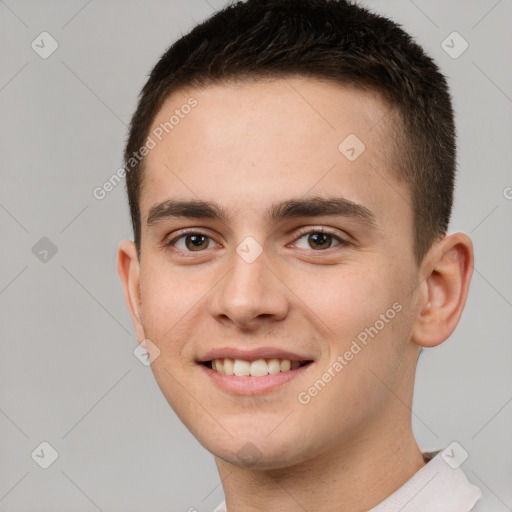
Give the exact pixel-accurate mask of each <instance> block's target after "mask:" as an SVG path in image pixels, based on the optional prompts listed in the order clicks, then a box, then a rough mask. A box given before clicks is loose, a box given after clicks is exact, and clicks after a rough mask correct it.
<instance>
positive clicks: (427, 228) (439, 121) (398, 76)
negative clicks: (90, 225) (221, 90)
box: [124, 0, 456, 263]
mask: <svg viewBox="0 0 512 512" xmlns="http://www.w3.org/2000/svg"><path fill="white" fill-rule="evenodd" d="M292 75H301V76H306V77H312V78H320V79H325V80H329V81H334V82H336V83H339V84H343V85H348V86H355V87H358V88H364V89H367V90H368V89H369V90H373V91H377V92H378V93H380V94H381V95H382V96H383V97H384V98H385V99H386V100H387V102H388V103H389V105H390V107H394V110H396V111H397V112H398V114H399V119H400V121H401V123H400V129H399V130H398V131H397V137H398V139H399V140H401V141H402V142H403V144H395V146H396V147H397V148H398V149H396V150H395V152H396V151H400V153H401V154H400V155H396V157H397V159H396V161H397V162H399V165H398V167H399V169H397V172H398V176H399V177H400V178H401V179H403V180H404V181H405V182H406V183H407V184H408V186H409V188H410V191H411V197H412V207H413V210H414V229H415V235H414V252H415V257H416V261H417V262H418V263H419V262H421V260H422V259H423V256H424V255H425V253H426V252H427V250H428V249H429V248H430V246H431V245H432V243H433V242H434V241H435V240H436V239H437V238H440V237H441V236H443V235H444V234H445V233H446V230H447V229H448V223H449V220H450V214H451V210H452V203H453V188H454V181H455V166H456V148H455V126H454V119H453V110H452V105H451V98H450V94H449V91H448V86H447V83H446V80H445V77H444V76H443V75H442V73H441V72H440V71H439V69H438V67H437V65H436V64H435V63H434V61H433V60H432V59H431V58H430V57H429V56H427V55H426V54H425V52H424V51H423V50H422V48H421V47H420V46H419V45H418V44H416V43H415V42H414V41H413V39H412V38H411V37H410V36H409V35H408V34H407V33H406V32H405V31H404V30H403V29H402V28H401V27H400V26H399V25H398V24H396V23H395V22H393V21H391V20H389V19H387V18H385V17H382V16H379V15H377V14H374V13H371V12H370V11H368V10H367V9H365V8H363V7H360V6H358V5H356V4H353V3H351V2H349V1H348V0H248V1H246V2H240V1H239V2H236V3H233V4H229V5H228V6H226V7H225V8H224V9H222V10H221V11H218V12H216V13H215V14H214V15H213V16H211V17H210V18H209V19H207V20H206V21H204V22H203V23H201V24H199V25H197V26H196V27H195V28H193V30H192V31H191V32H189V33H188V34H186V35H184V36H182V37H181V38H180V39H179V40H177V41H176V42H175V43H174V44H173V45H172V46H170V48H169V49H168V50H167V51H166V52H165V53H164V54H163V56H162V57H161V58H160V60H159V61H158V63H157V64H156V66H155V67H154V68H153V70H152V71H151V74H150V76H149V79H148V81H147V82H146V84H145V85H144V87H143V89H142V91H141V94H140V97H139V102H138V105H137V109H136V111H135V113H134V115H133V118H132V120H131V124H130V130H129V135H128V140H127V143H126V147H125V153H124V159H125V169H126V186H127V192H128V199H129V205H130V214H131V219H132V225H133V231H134V240H135V244H136V246H137V251H138V253H139V256H140V235H141V219H140V193H141V187H142V180H143V167H144V165H143V164H144V160H140V161H135V159H133V158H132V155H133V154H134V153H135V152H137V151H138V150H139V149H140V148H141V147H142V146H144V144H145V142H146V139H147V137H148V135H149V130H150V128H151V125H152V123H153V121H154V119H155V117H156V115H157V113H158V111H159V110H160V108H161V107H162V105H163V103H164V101H165V100H166V99H167V98H168V97H169V95H170V94H171V93H173V92H175V91H177V90H178V89H179V88H181V87H185V86H203V85H209V84H215V83H222V82H226V81H230V80H232V81H237V80H250V79H258V78H280V77H287V76H292Z"/></svg>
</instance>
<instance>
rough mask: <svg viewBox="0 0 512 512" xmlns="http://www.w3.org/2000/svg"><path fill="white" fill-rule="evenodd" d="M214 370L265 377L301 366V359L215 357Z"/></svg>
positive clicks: (230, 373) (229, 373)
mask: <svg viewBox="0 0 512 512" xmlns="http://www.w3.org/2000/svg"><path fill="white" fill-rule="evenodd" d="M211 363H212V370H216V371H218V372H219V373H224V374H226V375H236V376H237V377H247V376H251V377H263V376H265V375H268V374H270V375H275V374H276V373H279V372H287V371H290V370H295V369H296V368H299V366H300V365H301V363H300V362H299V361H293V362H292V361H290V360H289V359H257V360H255V361H245V360H243V359H230V358H225V359H214V360H213V361H212V362H211Z"/></svg>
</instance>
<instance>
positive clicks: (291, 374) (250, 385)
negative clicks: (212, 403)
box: [199, 363, 313, 396]
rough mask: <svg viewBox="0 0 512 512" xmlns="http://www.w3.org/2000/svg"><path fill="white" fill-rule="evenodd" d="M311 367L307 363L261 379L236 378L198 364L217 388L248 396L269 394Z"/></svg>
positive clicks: (310, 364)
mask: <svg viewBox="0 0 512 512" xmlns="http://www.w3.org/2000/svg"><path fill="white" fill-rule="evenodd" d="M312 365H313V363H308V364H306V365H304V366H299V368H295V370H289V371H287V372H279V373H276V374H274V375H270V374H269V375H265V376H263V377H238V376H236V375H226V374H224V373H219V372H217V371H215V370H212V369H210V368H208V367H207V366H205V365H204V364H199V366H200V367H201V368H202V371H203V372H204V373H205V374H206V376H207V377H208V378H209V379H211V381H212V382H213V383H214V384H215V385H217V386H218V387H219V388H221V389H223V390H224V391H227V392H229V393H232V394H234V395H249V396H250V395H261V394H263V393H269V392H270V391H273V390H274V389H276V388H278V387H279V386H282V385H283V384H286V383H287V382H290V381H291V380H292V379H294V378H295V377H298V376H300V375H302V374H303V373H304V372H305V371H307V370H308V368H309V367H310V366H312Z"/></svg>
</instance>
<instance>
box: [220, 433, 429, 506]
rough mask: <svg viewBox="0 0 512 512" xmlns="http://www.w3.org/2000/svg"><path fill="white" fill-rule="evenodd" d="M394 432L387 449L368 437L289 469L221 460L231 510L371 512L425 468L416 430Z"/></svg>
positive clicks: (223, 479) (221, 470)
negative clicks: (240, 464) (254, 467)
mask: <svg viewBox="0 0 512 512" xmlns="http://www.w3.org/2000/svg"><path fill="white" fill-rule="evenodd" d="M392 434H393V437H394V438H395V442H389V443H387V444H386V445H383V444H382V443H381V442H378V443H374V442H371V441H370V440H371V439H375V438H372V437H367V436H368V434H365V435H364V437H361V438H360V439H359V440H357V441H356V440H354V439H352V440H351V441H350V443H346V444H345V443H343V445H339V446H336V447H333V448H332V449H330V450H328V452H326V453H322V454H320V455H317V456H316V457H315V458H313V459H308V460H307V461H304V462H303V463H301V464H298V465H295V466H293V467H287V468H279V469H271V470H257V469H256V470H255V469H253V468H250V469H247V468H243V467H238V466H234V465H232V464H230V463H227V462H225V461H223V460H221V459H218V458H216V463H217V467H218V470H219V475H220V477H221V480H222V482H223V487H224V494H225V497H226V506H227V511H228V512H256V511H261V510H279V511H280V512H296V511H297V510H315V511H316V512H366V511H368V510H370V509H371V508H372V507H374V506H376V505H378V504H379V503H380V502H382V501H383V500H385V499H386V498H387V497H388V496H389V495H391V494H392V493H393V492H395V491H396V490H397V489H398V488H399V487H401V486H402V485H403V484H404V483H405V482H406V481H407V480H409V479H410V478H411V477H412V476H413V475H414V474H415V473H416V472H417V471H418V470H419V469H420V468H421V467H423V466H424V465H425V462H424V460H423V456H422V455H421V452H420V450H419V448H418V446H417V444H416V441H415V440H414V437H413V435H412V431H410V432H409V433H407V432H404V431H402V432H397V431H394V432H392ZM354 441H355V442H354Z"/></svg>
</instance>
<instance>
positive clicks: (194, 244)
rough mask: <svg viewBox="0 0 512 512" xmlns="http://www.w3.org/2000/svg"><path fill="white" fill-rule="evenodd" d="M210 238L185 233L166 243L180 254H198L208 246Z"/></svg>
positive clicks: (198, 234) (199, 234)
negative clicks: (180, 252)
mask: <svg viewBox="0 0 512 512" xmlns="http://www.w3.org/2000/svg"><path fill="white" fill-rule="evenodd" d="M210 240H211V238H210V237H209V236H206V235H203V234H201V233H185V234H183V235H181V236H178V237H176V238H173V239H172V240H170V241H169V242H167V243H166V245H168V246H173V247H175V248H176V249H178V250H179V251H182V252H200V251H202V250H203V249H207V248H208V247H209V246H210Z"/></svg>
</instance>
